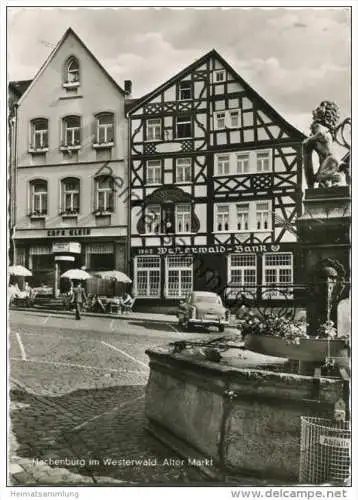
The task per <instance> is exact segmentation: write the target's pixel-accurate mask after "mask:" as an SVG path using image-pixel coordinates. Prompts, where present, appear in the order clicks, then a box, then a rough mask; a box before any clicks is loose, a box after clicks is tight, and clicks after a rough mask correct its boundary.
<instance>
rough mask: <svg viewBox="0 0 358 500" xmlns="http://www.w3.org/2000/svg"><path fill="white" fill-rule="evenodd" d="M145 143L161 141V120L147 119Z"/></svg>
mask: <svg viewBox="0 0 358 500" xmlns="http://www.w3.org/2000/svg"><path fill="white" fill-rule="evenodd" d="M146 127H147V141H148V142H155V141H161V140H162V120H161V118H148V119H147V122H146Z"/></svg>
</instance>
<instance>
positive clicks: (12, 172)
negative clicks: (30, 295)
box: [9, 104, 18, 264]
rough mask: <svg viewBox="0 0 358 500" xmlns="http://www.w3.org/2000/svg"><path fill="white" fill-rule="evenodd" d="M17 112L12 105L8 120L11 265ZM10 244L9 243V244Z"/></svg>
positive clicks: (13, 245) (15, 106)
mask: <svg viewBox="0 0 358 500" xmlns="http://www.w3.org/2000/svg"><path fill="white" fill-rule="evenodd" d="M17 110H18V105H17V104H14V116H13V117H12V118H11V120H10V127H11V128H10V155H9V156H10V172H9V173H10V229H11V234H10V238H11V241H12V248H13V256H12V259H13V264H16V241H15V227H16V186H17ZM10 244H11V243H10Z"/></svg>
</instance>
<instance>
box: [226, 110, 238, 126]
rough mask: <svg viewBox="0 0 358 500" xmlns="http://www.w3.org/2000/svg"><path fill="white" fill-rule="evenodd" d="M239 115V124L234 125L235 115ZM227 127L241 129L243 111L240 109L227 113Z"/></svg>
mask: <svg viewBox="0 0 358 500" xmlns="http://www.w3.org/2000/svg"><path fill="white" fill-rule="evenodd" d="M234 113H235V115H237V124H233V114H234ZM226 126H227V127H228V128H230V129H231V128H241V110H240V109H239V108H235V109H228V110H227V111H226Z"/></svg>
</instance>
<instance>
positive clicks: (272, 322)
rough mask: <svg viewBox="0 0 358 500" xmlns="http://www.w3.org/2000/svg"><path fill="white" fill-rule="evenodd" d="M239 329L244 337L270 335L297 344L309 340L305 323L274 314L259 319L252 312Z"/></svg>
mask: <svg viewBox="0 0 358 500" xmlns="http://www.w3.org/2000/svg"><path fill="white" fill-rule="evenodd" d="M239 329H240V330H241V335H242V336H243V337H245V336H246V335H249V334H251V335H269V336H272V337H281V338H284V339H286V340H287V342H292V343H297V344H298V343H299V341H300V338H308V335H307V333H306V324H305V323H304V322H303V321H297V320H295V319H290V318H288V317H286V316H279V315H277V314H274V313H271V314H267V315H263V316H262V317H259V316H257V315H255V313H253V312H251V311H250V312H249V313H248V314H247V315H246V316H245V317H244V318H243V320H242V321H241V322H240V325H239Z"/></svg>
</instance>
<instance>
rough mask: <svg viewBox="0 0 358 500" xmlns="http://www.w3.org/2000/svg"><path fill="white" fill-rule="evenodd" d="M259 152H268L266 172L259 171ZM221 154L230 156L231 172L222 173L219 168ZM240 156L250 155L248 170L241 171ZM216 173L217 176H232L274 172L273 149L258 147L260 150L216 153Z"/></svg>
mask: <svg viewBox="0 0 358 500" xmlns="http://www.w3.org/2000/svg"><path fill="white" fill-rule="evenodd" d="M258 154H267V155H268V170H265V171H264V172H261V171H260V172H259V171H257V164H258V163H257V160H258V158H257V155H258ZM220 156H229V162H230V167H229V173H228V174H222V173H220V172H219V169H218V158H219V157H220ZM240 157H242V158H244V157H248V161H247V166H246V170H247V172H244V173H241V172H239V166H238V161H239V160H240ZM214 166H215V168H214V175H215V176H223V175H227V176H231V175H251V174H261V173H262V174H265V173H266V174H268V173H272V171H273V165H272V151H271V150H268V149H258V150H251V151H232V152H229V153H225V152H222V153H215V157H214Z"/></svg>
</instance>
